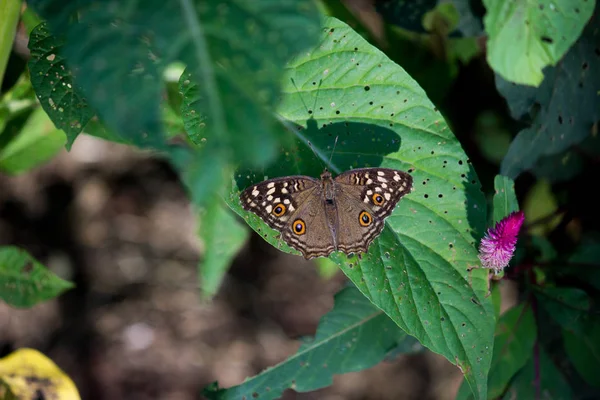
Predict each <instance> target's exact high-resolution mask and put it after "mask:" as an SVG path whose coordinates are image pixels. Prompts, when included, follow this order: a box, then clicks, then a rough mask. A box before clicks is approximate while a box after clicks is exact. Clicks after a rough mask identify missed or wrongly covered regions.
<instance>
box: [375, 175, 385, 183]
mask: <svg viewBox="0 0 600 400" xmlns="http://www.w3.org/2000/svg"><path fill="white" fill-rule="evenodd" d="M377 180H378V181H379V182H387V179H385V178H382V177H381V176H378V177H377Z"/></svg>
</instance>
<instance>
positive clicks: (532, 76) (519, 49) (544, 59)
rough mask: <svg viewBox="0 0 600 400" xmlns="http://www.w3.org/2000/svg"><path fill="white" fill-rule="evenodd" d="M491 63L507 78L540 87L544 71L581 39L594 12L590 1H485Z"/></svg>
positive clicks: (488, 56)
mask: <svg viewBox="0 0 600 400" xmlns="http://www.w3.org/2000/svg"><path fill="white" fill-rule="evenodd" d="M483 3H484V5H485V8H486V10H487V12H486V14H485V18H484V20H483V22H484V25H485V30H486V32H487V34H488V35H489V39H488V43H487V49H488V51H487V60H488V62H489V64H490V66H491V67H492V69H493V70H494V71H496V72H497V73H498V74H500V75H501V76H502V77H503V78H504V79H506V80H508V81H511V82H516V83H519V84H523V85H530V86H538V85H539V84H540V83H541V82H542V80H543V79H544V74H543V73H542V70H543V69H544V68H545V67H547V66H549V65H556V63H557V62H558V61H559V60H560V59H561V58H562V57H563V56H564V55H565V53H566V52H567V50H569V48H570V47H571V45H572V44H573V43H574V42H575V41H576V40H577V38H578V37H579V35H581V31H583V27H584V26H585V24H586V23H587V22H588V20H589V19H590V17H591V16H592V12H593V11H594V2H593V1H588V0H541V1H504V0H484V1H483Z"/></svg>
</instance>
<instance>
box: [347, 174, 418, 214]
mask: <svg viewBox="0 0 600 400" xmlns="http://www.w3.org/2000/svg"><path fill="white" fill-rule="evenodd" d="M412 180H413V179H412V176H411V175H410V174H408V173H406V172H404V171H398V170H395V169H389V168H360V169H353V170H350V171H347V172H344V173H342V174H340V175H338V176H337V177H336V178H335V182H336V183H337V184H338V185H340V186H341V187H342V188H343V189H342V192H344V193H345V194H349V195H350V196H352V197H354V198H357V199H360V200H361V201H362V202H363V203H365V204H366V205H368V206H369V207H370V210H371V211H373V214H374V216H375V217H378V218H385V217H387V216H389V215H390V214H391V213H392V211H394V207H396V204H398V201H400V199H401V198H402V197H403V196H404V195H406V194H408V193H410V190H411V189H412Z"/></svg>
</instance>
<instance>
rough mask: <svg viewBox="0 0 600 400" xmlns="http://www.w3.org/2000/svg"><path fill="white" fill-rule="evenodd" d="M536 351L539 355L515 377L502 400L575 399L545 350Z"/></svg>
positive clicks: (531, 358)
mask: <svg viewBox="0 0 600 400" xmlns="http://www.w3.org/2000/svg"><path fill="white" fill-rule="evenodd" d="M538 351H539V353H538V354H537V355H534V357H530V358H529V361H528V362H527V365H525V367H523V368H522V369H521V370H520V371H519V373H518V374H517V375H516V376H515V378H514V379H513V381H512V382H511V384H510V386H509V387H508V390H507V391H506V394H505V395H504V396H503V399H505V400H512V399H536V398H543V399H546V400H563V399H573V398H575V397H573V392H572V391H571V387H570V386H569V382H568V381H567V379H566V378H565V376H564V375H563V374H562V372H561V371H560V369H558V368H557V366H556V365H555V364H554V362H553V361H552V359H551V358H550V357H549V356H548V353H546V350H544V349H543V348H541V347H540V348H539V349H538ZM536 357H537V358H538V359H537V360H536ZM536 386H537V387H536ZM540 395H541V397H540Z"/></svg>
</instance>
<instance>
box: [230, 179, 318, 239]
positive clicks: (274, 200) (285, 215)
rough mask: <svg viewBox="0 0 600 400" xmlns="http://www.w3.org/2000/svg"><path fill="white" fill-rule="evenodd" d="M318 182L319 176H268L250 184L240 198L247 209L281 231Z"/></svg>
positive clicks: (316, 187) (316, 186)
mask: <svg viewBox="0 0 600 400" xmlns="http://www.w3.org/2000/svg"><path fill="white" fill-rule="evenodd" d="M319 185H320V183H319V181H318V180H316V179H313V178H311V177H308V176H301V175H298V176H286V177H283V178H275V179H269V180H266V181H263V182H260V183H257V184H255V185H252V186H249V187H247V188H246V189H245V190H244V191H243V192H242V193H241V194H240V202H241V203H242V207H243V208H244V210H247V211H251V212H253V213H255V214H256V215H258V216H259V217H260V218H261V219H262V220H263V221H265V222H266V223H267V225H269V226H270V227H271V228H273V229H275V230H278V231H280V232H281V231H283V229H284V228H285V226H286V224H287V223H288V221H289V219H290V216H291V215H293V214H295V213H296V212H297V210H298V209H299V208H300V205H301V204H303V203H304V202H306V200H307V199H308V198H309V197H310V196H311V195H312V194H313V192H314V191H315V190H316V189H318V188H319ZM278 207H280V208H278Z"/></svg>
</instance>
